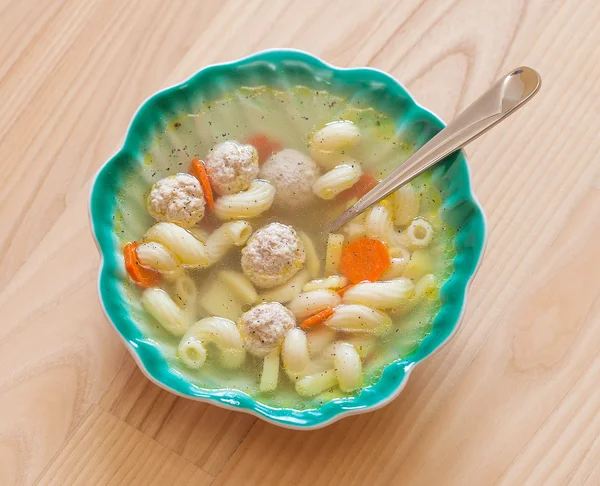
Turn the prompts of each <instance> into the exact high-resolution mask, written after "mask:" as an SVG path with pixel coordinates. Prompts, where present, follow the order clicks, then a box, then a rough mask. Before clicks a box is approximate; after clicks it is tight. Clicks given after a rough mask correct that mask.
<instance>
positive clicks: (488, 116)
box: [329, 67, 542, 232]
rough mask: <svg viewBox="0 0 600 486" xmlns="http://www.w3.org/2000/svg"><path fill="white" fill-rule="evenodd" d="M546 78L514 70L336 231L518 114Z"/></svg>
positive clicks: (349, 212)
mask: <svg viewBox="0 0 600 486" xmlns="http://www.w3.org/2000/svg"><path fill="white" fill-rule="evenodd" d="M541 84H542V78H541V77H540V75H539V74H538V73H537V72H536V71H535V70H534V69H531V68H529V67H520V68H517V69H514V70H513V71H511V72H510V73H509V74H507V75H506V76H504V77H502V78H500V79H499V80H498V81H497V82H496V83H495V84H494V85H493V86H492V87H491V88H490V89H489V90H488V91H486V92H485V93H484V94H483V95H482V96H481V97H480V98H478V99H477V100H476V101H475V102H474V103H473V104H471V105H470V106H468V107H467V108H466V109H465V110H464V111H463V112H462V113H460V114H459V115H458V116H457V117H456V118H455V119H454V120H452V121H451V122H450V123H448V125H447V126H446V128H444V129H443V130H442V131H441V132H439V133H438V134H437V135H436V136H435V137H433V138H432V139H431V140H429V142H427V143H426V144H425V145H423V146H422V147H421V148H420V149H419V150H417V151H416V152H415V153H414V154H413V155H411V156H410V157H409V158H408V159H407V160H406V162H404V163H403V164H402V165H401V166H400V167H398V168H397V169H396V170H395V171H394V172H392V173H391V174H390V175H389V176H387V177H386V178H385V179H384V180H382V181H381V182H380V183H379V184H377V185H376V186H375V187H374V188H373V189H371V190H370V191H369V192H367V193H366V194H365V195H364V196H363V197H362V198H360V199H359V200H358V201H357V202H356V203H355V204H354V205H353V206H352V207H350V208H348V209H347V210H346V211H344V212H343V213H342V214H341V215H340V216H338V217H337V218H336V219H335V220H334V221H333V222H332V223H331V224H330V225H329V231H330V232H331V231H334V230H336V229H338V228H339V227H340V226H342V225H344V224H346V223H347V222H348V221H350V220H351V219H353V218H354V217H356V216H358V215H359V214H360V213H362V212H363V211H365V210H366V209H368V208H369V207H371V206H372V205H373V204H376V203H378V202H379V201H381V200H382V199H383V198H384V197H386V196H389V195H390V194H391V193H392V192H394V191H395V190H397V189H399V188H400V187H402V186H403V185H405V184H407V183H408V182H410V181H411V180H413V179H414V178H415V177H417V176H418V175H419V174H421V173H422V172H424V171H426V170H427V169H429V168H430V167H431V166H432V165H434V164H436V163H437V162H439V161H440V160H442V159H443V158H444V157H446V156H448V155H450V154H451V153H452V152H455V151H456V150H458V149H460V148H462V147H464V146H465V145H467V144H468V143H469V142H471V141H473V140H475V139H476V138H477V137H479V136H480V135H481V134H483V133H485V132H486V131H488V130H489V129H490V128H492V127H493V126H494V125H497V124H498V123H500V122H501V121H502V120H504V119H505V118H506V117H507V116H508V115H511V114H512V113H514V112H515V111H516V110H517V109H518V108H520V107H521V106H523V105H524V104H525V103H526V102H527V101H529V100H530V99H531V98H532V97H533V96H534V95H535V94H536V93H537V92H538V91H539V89H540V87H541Z"/></svg>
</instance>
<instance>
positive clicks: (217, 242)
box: [206, 221, 252, 265]
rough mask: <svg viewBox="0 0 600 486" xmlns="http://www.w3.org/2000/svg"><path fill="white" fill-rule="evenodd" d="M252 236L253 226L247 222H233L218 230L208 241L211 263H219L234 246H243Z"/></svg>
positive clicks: (207, 247)
mask: <svg viewBox="0 0 600 486" xmlns="http://www.w3.org/2000/svg"><path fill="white" fill-rule="evenodd" d="M251 234H252V226H250V223H248V222H247V221H233V222H229V223H225V224H223V225H222V226H220V227H219V228H217V229H216V230H215V231H214V232H213V233H212V234H211V235H210V236H209V237H208V238H207V239H206V250H207V252H208V258H209V263H210V264H211V265H212V264H214V263H216V262H218V261H219V260H220V259H221V258H223V257H224V256H225V254H226V253H227V252H228V251H229V250H230V249H231V248H233V247H234V246H242V245H243V244H244V243H246V241H247V240H248V238H250V235H251Z"/></svg>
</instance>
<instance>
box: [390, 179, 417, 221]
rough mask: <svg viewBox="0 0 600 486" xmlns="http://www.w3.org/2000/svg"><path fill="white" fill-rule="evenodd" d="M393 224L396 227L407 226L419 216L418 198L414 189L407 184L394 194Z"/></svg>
mask: <svg viewBox="0 0 600 486" xmlns="http://www.w3.org/2000/svg"><path fill="white" fill-rule="evenodd" d="M393 201H394V222H395V223H396V225H397V226H408V225H409V224H410V222H411V221H412V220H413V219H415V218H416V217H417V215H418V214H419V198H418V197H417V194H416V193H415V190H414V188H413V187H412V186H411V185H409V184H407V185H406V186H403V187H401V188H400V189H398V190H397V191H396V192H395V193H394V197H393Z"/></svg>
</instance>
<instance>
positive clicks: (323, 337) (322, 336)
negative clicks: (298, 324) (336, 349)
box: [307, 326, 336, 356]
mask: <svg viewBox="0 0 600 486" xmlns="http://www.w3.org/2000/svg"><path fill="white" fill-rule="evenodd" d="M335 336H336V332H335V331H334V330H333V329H331V328H329V327H327V326H319V327H317V328H315V329H311V330H310V331H309V333H308V336H307V342H308V352H309V354H310V356H317V355H318V354H320V353H321V352H322V351H323V350H324V349H325V348H327V346H329V345H330V344H331V343H333V341H334V340H335Z"/></svg>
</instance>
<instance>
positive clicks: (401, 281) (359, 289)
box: [343, 278, 415, 309]
mask: <svg viewBox="0 0 600 486" xmlns="http://www.w3.org/2000/svg"><path fill="white" fill-rule="evenodd" d="M414 292H415V286H414V284H413V283H412V282H411V281H410V280H409V279H407V278H397V279H395V280H388V281H380V282H363V283H359V284H356V285H355V286H354V287H351V288H350V289H348V290H347V291H346V293H345V294H344V299H343V300H344V304H363V305H366V306H369V307H373V308H374V309H395V308H396V307H400V306H401V305H404V304H406V303H407V302H408V301H409V300H410V299H411V298H412V297H413V295H414Z"/></svg>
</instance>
